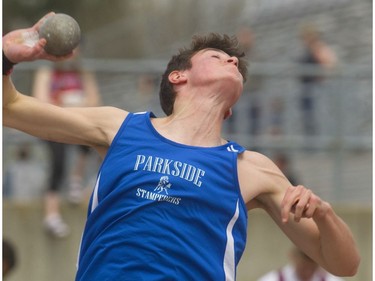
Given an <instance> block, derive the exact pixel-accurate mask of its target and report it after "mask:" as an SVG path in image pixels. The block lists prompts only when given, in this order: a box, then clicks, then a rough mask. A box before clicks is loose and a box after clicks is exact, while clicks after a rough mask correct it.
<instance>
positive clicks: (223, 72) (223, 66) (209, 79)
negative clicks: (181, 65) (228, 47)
mask: <svg viewBox="0 0 375 281" xmlns="http://www.w3.org/2000/svg"><path fill="white" fill-rule="evenodd" d="M191 62H192V68H191V69H190V70H189V72H190V74H189V78H190V80H191V83H196V84H197V85H210V84H213V85H215V84H216V85H219V86H220V87H224V88H225V87H227V86H229V88H230V89H231V90H236V91H238V92H239V93H241V92H242V88H243V77H242V75H241V73H240V72H239V70H238V58H237V57H231V56H229V55H228V54H227V53H225V52H223V51H221V50H217V49H204V50H201V51H199V52H198V53H196V54H195V55H194V56H193V57H192V59H191Z"/></svg>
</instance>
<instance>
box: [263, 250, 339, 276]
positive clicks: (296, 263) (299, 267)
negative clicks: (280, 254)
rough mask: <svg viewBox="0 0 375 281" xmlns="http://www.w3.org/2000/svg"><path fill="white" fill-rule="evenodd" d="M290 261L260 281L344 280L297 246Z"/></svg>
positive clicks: (291, 254) (291, 252)
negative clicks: (321, 265) (325, 268)
mask: <svg viewBox="0 0 375 281" xmlns="http://www.w3.org/2000/svg"><path fill="white" fill-rule="evenodd" d="M289 258H290V263H289V264H287V265H285V266H284V267H282V268H280V269H277V270H273V271H270V272H268V273H267V274H265V275H263V276H262V277H261V278H259V279H258V281H343V279H341V278H339V277H336V276H334V275H332V274H330V273H328V272H326V271H325V270H323V269H322V268H321V267H320V266H319V265H318V264H317V263H316V262H314V261H313V260H312V259H311V258H309V257H308V256H307V255H306V254H304V253H303V252H302V251H300V250H299V249H297V248H293V249H291V251H290V253H289Z"/></svg>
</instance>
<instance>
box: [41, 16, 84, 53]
mask: <svg viewBox="0 0 375 281" xmlns="http://www.w3.org/2000/svg"><path fill="white" fill-rule="evenodd" d="M39 38H45V39H46V40H47V44H46V45H45V47H44V50H45V51H46V52H47V53H48V54H50V55H54V56H65V55H67V54H69V53H71V52H72V51H73V50H74V49H75V48H76V47H77V46H78V44H79V41H80V39H81V30H80V28H79V25H78V23H77V21H76V20H75V19H74V18H72V17H71V16H69V15H66V14H61V13H60V14H55V15H53V16H50V17H48V18H47V19H46V20H45V21H44V22H43V23H42V25H41V26H40V28H39Z"/></svg>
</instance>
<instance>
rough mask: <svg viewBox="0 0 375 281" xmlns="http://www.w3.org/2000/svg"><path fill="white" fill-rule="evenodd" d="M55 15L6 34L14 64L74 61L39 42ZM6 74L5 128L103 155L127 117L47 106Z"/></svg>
mask: <svg viewBox="0 0 375 281" xmlns="http://www.w3.org/2000/svg"><path fill="white" fill-rule="evenodd" d="M53 14H54V13H49V14H47V15H46V16H45V17H43V18H42V19H40V20H39V21H38V22H37V23H36V24H35V25H34V26H32V27H30V28H26V29H18V30H14V31H12V32H9V33H7V34H6V35H4V36H3V55H5V57H6V58H7V59H8V60H9V61H11V62H13V63H19V62H24V61H34V60H39V59H45V60H51V61H58V60H63V59H68V58H70V57H71V56H72V55H73V53H71V54H68V55H66V56H64V57H55V56H52V55H49V54H47V53H46V52H45V50H44V46H45V44H46V40H45V39H43V38H41V39H38V38H39V37H38V30H39V27H40V25H41V24H42V23H43V21H44V20H45V19H46V18H47V17H49V16H51V15H53ZM30 38H36V39H35V40H34V41H35V42H31V43H30V42H29V41H30V40H29V39H30ZM3 63H4V61H3ZM3 70H4V69H3ZM4 74H6V73H3V122H4V125H5V126H8V127H11V128H15V129H18V130H21V131H24V132H26V133H28V134H31V135H33V136H36V137H39V138H43V139H47V140H52V141H56V142H64V143H71V144H84V145H89V146H92V147H94V148H97V150H98V151H99V153H101V154H102V153H105V151H106V148H107V147H108V146H109V145H110V144H111V142H112V140H113V138H114V136H115V134H116V133H117V130H118V128H119V127H120V126H121V124H122V122H123V120H124V118H125V117H126V115H127V112H126V111H123V110H121V109H117V108H112V107H96V108H94V107H92V108H61V107H57V106H54V105H51V104H48V103H44V102H41V101H39V100H37V99H35V98H33V97H30V96H27V95H23V94H21V93H20V92H18V91H17V89H16V88H15V86H14V85H13V83H12V81H11V79H10V77H9V76H7V75H5V76H4Z"/></svg>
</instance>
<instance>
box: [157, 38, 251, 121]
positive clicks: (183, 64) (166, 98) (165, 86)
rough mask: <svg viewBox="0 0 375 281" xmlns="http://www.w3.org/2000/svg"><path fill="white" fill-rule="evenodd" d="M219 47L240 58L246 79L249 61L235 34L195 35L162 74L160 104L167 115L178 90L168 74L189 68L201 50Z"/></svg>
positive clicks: (241, 70)
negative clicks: (187, 46)
mask: <svg viewBox="0 0 375 281" xmlns="http://www.w3.org/2000/svg"><path fill="white" fill-rule="evenodd" d="M208 48H212V49H218V50H221V51H223V52H225V53H226V54H228V55H229V56H231V57H232V56H234V57H237V58H238V69H239V71H240V73H241V75H242V77H243V79H244V81H246V78H247V62H246V61H245V59H244V56H245V54H244V52H243V51H241V49H240V47H239V43H238V40H237V38H236V37H235V36H229V35H226V34H224V35H220V34H217V33H209V34H208V35H204V36H199V35H195V36H193V38H192V42H191V45H190V48H182V49H180V50H179V53H178V54H176V55H174V56H173V57H172V58H171V60H170V61H169V63H168V66H167V69H166V70H165V72H164V74H163V75H162V79H161V83H160V92H159V99H160V105H161V108H162V109H163V111H164V113H165V114H166V115H170V114H172V112H173V105H174V101H175V99H176V91H175V90H174V88H173V84H172V83H170V82H169V79H168V76H169V74H170V73H171V72H173V71H175V70H187V69H190V68H191V67H192V64H191V58H192V57H193V56H194V55H195V54H196V53H197V52H199V51H201V50H204V49H208Z"/></svg>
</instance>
